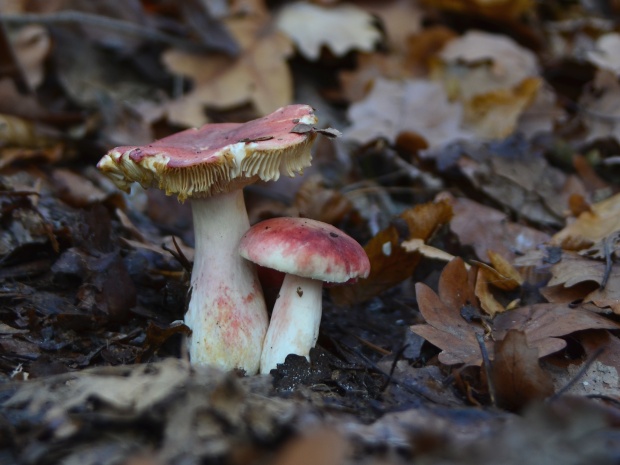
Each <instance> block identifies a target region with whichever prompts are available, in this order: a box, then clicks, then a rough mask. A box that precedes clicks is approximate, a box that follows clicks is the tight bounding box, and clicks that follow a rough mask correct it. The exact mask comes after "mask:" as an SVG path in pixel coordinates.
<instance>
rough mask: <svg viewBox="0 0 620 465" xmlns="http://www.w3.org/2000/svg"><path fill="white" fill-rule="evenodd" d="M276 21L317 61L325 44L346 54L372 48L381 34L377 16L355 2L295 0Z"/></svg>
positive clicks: (337, 51) (334, 52)
mask: <svg viewBox="0 0 620 465" xmlns="http://www.w3.org/2000/svg"><path fill="white" fill-rule="evenodd" d="M276 23H277V27H278V28H279V29H280V30H281V31H283V32H284V33H285V34H286V35H287V36H288V37H290V38H291V40H292V41H293V42H294V43H295V45H296V46H297V48H298V49H299V51H300V52H301V54H302V55H304V56H305V57H306V58H308V59H309V60H313V61H314V60H318V58H319V57H320V55H321V47H322V46H323V45H325V46H326V47H328V48H329V49H330V50H331V52H332V53H333V54H334V55H336V56H342V55H344V54H345V53H347V52H349V51H351V50H361V51H370V50H372V49H373V48H374V46H375V43H376V42H378V40H379V39H380V38H381V33H380V32H379V30H378V29H377V28H376V27H375V26H374V25H373V17H372V16H371V15H369V14H368V13H366V12H364V11H363V10H361V9H359V8H358V7H356V6H354V5H347V4H342V5H336V6H333V7H323V6H319V5H313V4H311V3H307V2H296V3H291V4H288V5H286V6H285V7H284V8H283V9H282V10H281V11H280V14H279V15H278V18H277V22H276Z"/></svg>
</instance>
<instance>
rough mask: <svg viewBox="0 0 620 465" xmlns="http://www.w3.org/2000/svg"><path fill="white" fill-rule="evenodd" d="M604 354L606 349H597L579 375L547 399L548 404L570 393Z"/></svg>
mask: <svg viewBox="0 0 620 465" xmlns="http://www.w3.org/2000/svg"><path fill="white" fill-rule="evenodd" d="M603 352H605V347H599V348H598V349H596V350H595V351H594V353H593V354H592V355H591V356H590V358H589V359H588V360H586V362H585V363H584V364H583V366H582V367H581V369H580V370H579V371H578V372H577V374H576V375H575V376H573V378H572V379H571V380H570V381H569V382H568V383H566V384H565V385H564V387H563V388H562V389H560V390H559V391H558V392H556V393H555V394H553V395H552V396H551V397H549V398H548V399H547V402H549V403H551V402H553V401H555V400H558V399H559V398H560V396H562V395H563V394H564V393H565V392H566V391H568V390H569V389H570V388H571V387H573V386H574V385H575V383H576V382H577V381H579V379H580V378H581V377H582V376H583V375H585V374H586V371H588V368H590V366H591V365H592V364H593V363H594V362H595V361H596V359H597V358H599V357H600V356H601V354H602V353H603Z"/></svg>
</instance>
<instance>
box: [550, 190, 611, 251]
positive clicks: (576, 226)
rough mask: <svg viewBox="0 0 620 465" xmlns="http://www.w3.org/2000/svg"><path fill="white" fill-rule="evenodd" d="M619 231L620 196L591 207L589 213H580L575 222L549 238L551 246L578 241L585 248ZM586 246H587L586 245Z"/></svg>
mask: <svg viewBox="0 0 620 465" xmlns="http://www.w3.org/2000/svg"><path fill="white" fill-rule="evenodd" d="M614 231H620V194H616V195H614V196H612V197H609V198H608V199H606V200H603V201H601V202H597V203H594V204H592V205H591V207H590V211H585V212H583V213H581V214H580V215H579V216H578V217H577V219H576V220H574V221H573V222H571V223H570V224H569V225H568V226H566V227H565V228H564V229H562V230H561V231H560V232H558V233H557V234H555V235H554V236H553V237H552V238H551V245H557V246H560V245H563V244H566V243H567V242H573V241H578V242H579V243H581V244H583V245H582V247H583V246H585V247H589V246H591V245H592V244H593V243H595V242H596V241H599V240H601V239H603V238H604V237H606V236H609V235H610V234H612V233H613V232H614ZM586 244H587V245H586Z"/></svg>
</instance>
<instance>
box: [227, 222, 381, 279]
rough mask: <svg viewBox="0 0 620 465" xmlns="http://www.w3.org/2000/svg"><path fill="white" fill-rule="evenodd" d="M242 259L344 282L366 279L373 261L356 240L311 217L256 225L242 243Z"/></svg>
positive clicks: (308, 275)
mask: <svg viewBox="0 0 620 465" xmlns="http://www.w3.org/2000/svg"><path fill="white" fill-rule="evenodd" d="M239 253H240V254H241V256H242V257H244V258H246V259H248V260H250V261H252V262H254V263H256V264H258V265H261V266H264V267H268V268H273V269H274V270H278V271H282V272H284V273H288V274H293V275H296V276H303V277H305V278H312V279H317V280H320V281H324V282H331V283H344V282H347V281H350V280H352V279H356V278H359V277H361V278H365V277H367V276H368V273H369V272H370V261H369V260H368V256H367V255H366V252H365V251H364V248H363V247H362V246H361V245H359V244H358V243H357V241H356V240H355V239H353V238H352V237H351V236H348V235H347V234H345V233H343V232H342V231H341V230H339V229H338V228H336V227H334V226H332V225H331V224H327V223H323V222H321V221H316V220H311V219H308V218H272V219H270V220H265V221H261V222H260V223H257V224H255V225H254V226H252V227H251V228H250V229H249V230H248V232H246V233H245V234H244V236H243V237H242V238H241V241H240V243H239Z"/></svg>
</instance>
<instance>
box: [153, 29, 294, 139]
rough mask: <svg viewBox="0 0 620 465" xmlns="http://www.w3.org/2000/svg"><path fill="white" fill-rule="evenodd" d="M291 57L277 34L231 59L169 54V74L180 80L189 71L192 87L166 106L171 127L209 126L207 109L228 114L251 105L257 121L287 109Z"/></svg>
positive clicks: (288, 45) (290, 95) (284, 39)
mask: <svg viewBox="0 0 620 465" xmlns="http://www.w3.org/2000/svg"><path fill="white" fill-rule="evenodd" d="M292 52H293V48H292V45H291V42H290V41H289V39H288V38H287V37H286V36H284V35H283V34H281V33H277V32H276V33H271V34H266V35H262V36H259V37H257V38H256V39H255V41H254V43H252V45H250V46H249V47H248V48H247V49H245V50H244V51H243V53H242V55H241V56H240V57H238V58H234V59H233V58H229V57H222V56H219V57H215V58H213V57H211V56H208V55H192V54H189V53H187V52H181V51H178V50H172V51H170V52H168V53H167V55H166V56H165V62H166V64H167V66H168V68H169V69H170V70H171V71H173V72H175V73H178V74H183V73H187V72H188V70H190V69H191V70H192V71H190V72H191V73H192V75H190V76H191V77H192V78H194V82H195V84H194V89H192V90H191V91H190V92H188V93H187V94H185V95H184V96H182V97H180V98H178V99H176V100H174V101H173V102H171V103H170V104H169V105H168V106H167V111H168V117H169V119H170V121H171V122H173V123H176V124H180V125H183V126H190V127H199V126H201V125H203V124H206V123H208V118H207V115H206V113H205V109H206V107H207V106H209V107H211V108H215V109H229V108H231V107H235V106H239V105H242V104H245V103H252V104H254V106H255V108H256V111H257V112H258V113H259V114H260V115H265V114H268V113H270V112H272V111H273V110H275V109H277V108H279V107H283V106H285V105H287V104H289V103H290V102H291V101H292V98H293V83H292V77H291V74H290V70H289V68H288V64H287V62H286V59H287V58H288V57H289V56H290V55H291V54H292ZM188 61H189V63H187V62H188Z"/></svg>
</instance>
